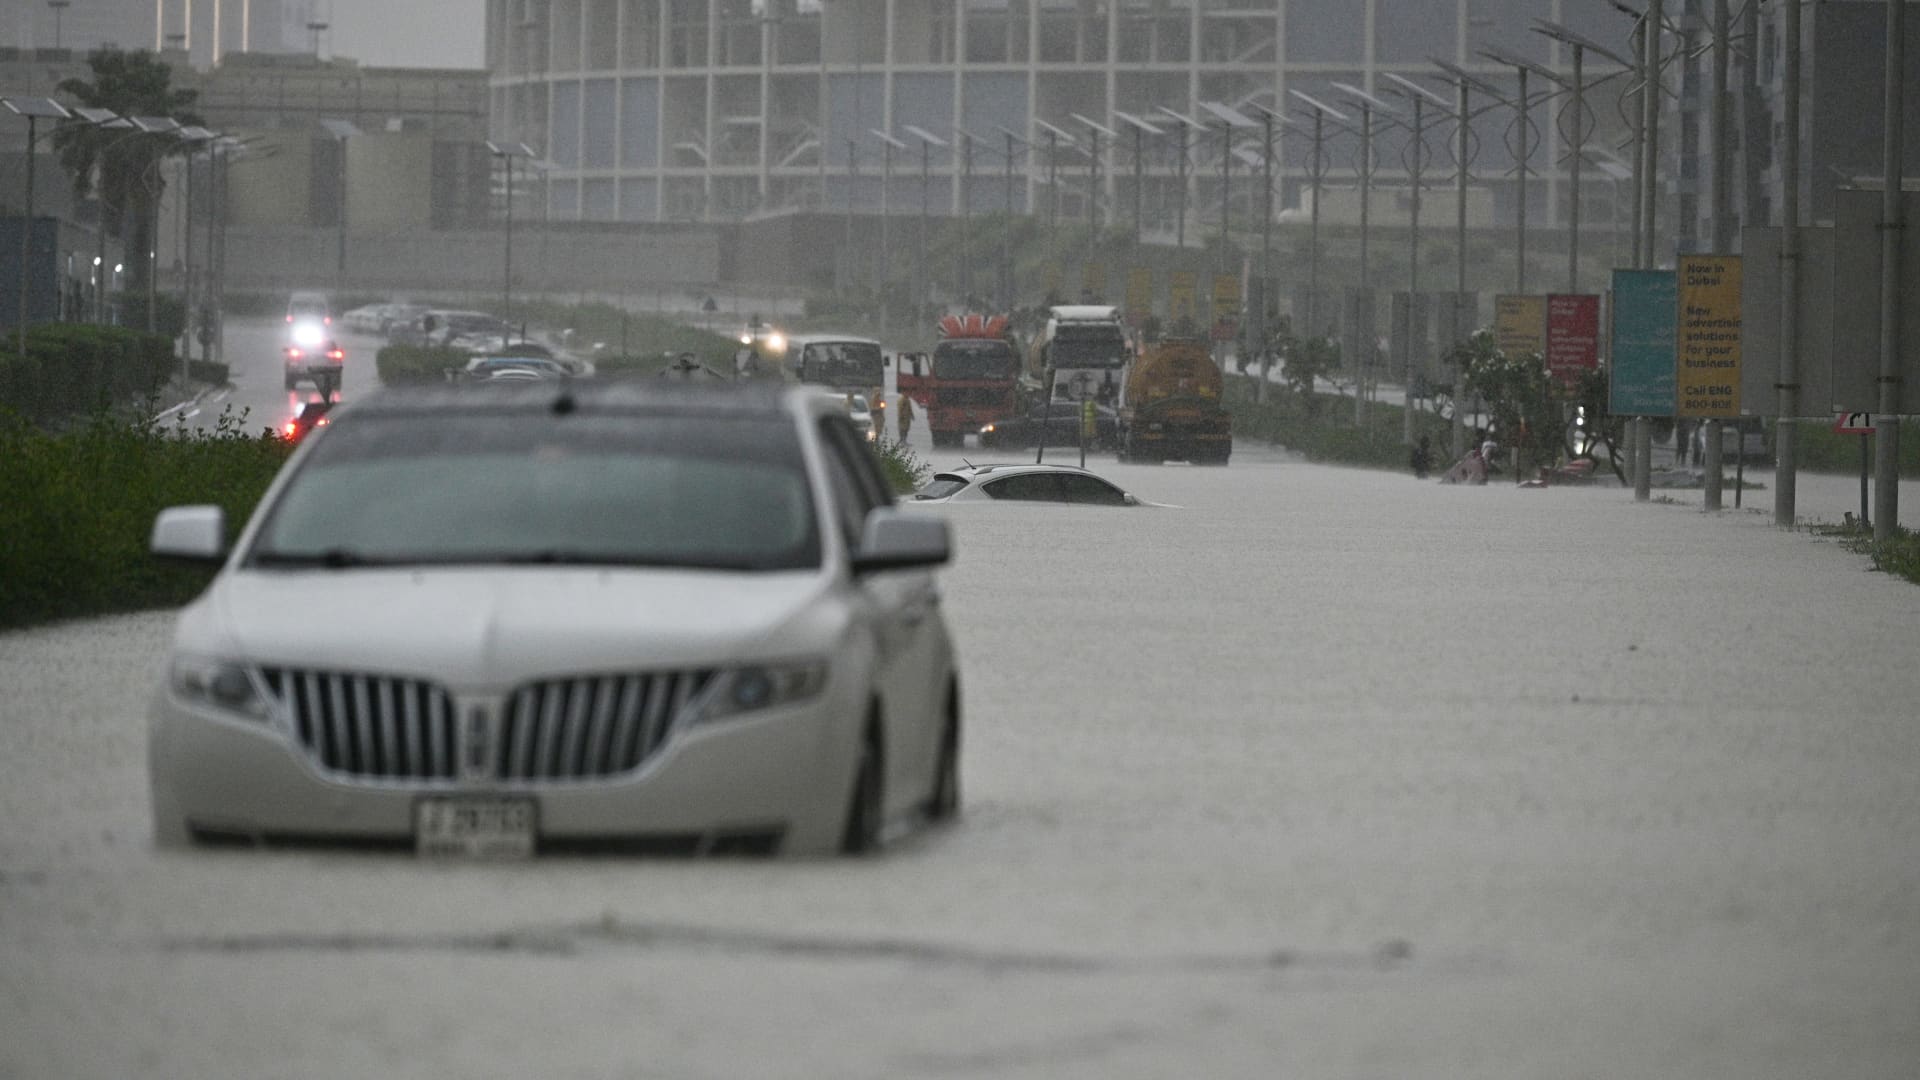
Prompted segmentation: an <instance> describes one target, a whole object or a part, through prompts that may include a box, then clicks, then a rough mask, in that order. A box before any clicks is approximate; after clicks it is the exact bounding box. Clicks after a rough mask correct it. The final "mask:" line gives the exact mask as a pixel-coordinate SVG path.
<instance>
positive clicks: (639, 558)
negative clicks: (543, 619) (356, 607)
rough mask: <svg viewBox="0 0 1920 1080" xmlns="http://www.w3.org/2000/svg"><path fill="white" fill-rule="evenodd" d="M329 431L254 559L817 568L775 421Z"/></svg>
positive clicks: (787, 438)
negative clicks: (330, 435) (330, 432)
mask: <svg viewBox="0 0 1920 1080" xmlns="http://www.w3.org/2000/svg"><path fill="white" fill-rule="evenodd" d="M332 432H333V435H332V437H330V438H329V439H327V440H326V441H325V443H324V444H322V445H319V446H316V447H315V452H314V454H313V456H312V457H310V458H308V459H307V460H306V462H305V463H304V465H303V466H302V467H301V468H300V470H299V472H298V473H296V474H295V476H294V477H293V480H292V482H291V483H290V484H289V485H288V486H287V488H286V489H285V491H284V492H282V494H281V496H280V498H279V500H278V501H277V502H276V504H275V505H274V506H273V508H272V510H271V512H270V515H269V517H268V518H267V521H266V525H265V527H264V529H263V530H262V531H261V534H260V538H259V540H258V542H257V543H256V544H255V545H254V547H253V549H252V551H251V552H250V555H249V561H250V563H251V565H254V566H302V565H324V566H342V565H355V564H362V563H364V564H370V565H389V564H408V563H496V562H506V563H519V562H527V563H540V562H553V563H592V564H615V565H638V566H685V567H696V568H711V569H720V570H791V569H800V568H805V567H812V566H817V565H819V562H820V541H819V538H818V532H817V529H816V527H815V521H814V519H815V515H814V510H813V502H812V498H811V496H810V494H809V489H808V485H807V477H806V473H805V471H804V467H803V465H802V455H801V452H800V446H799V440H798V437H797V436H796V434H795V432H794V430H793V428H792V426H791V425H790V424H789V423H788V422H787V421H785V420H784V419H779V418H773V417H757V418H742V419H734V418H714V417H700V418H694V417H687V416H671V415H658V416H655V415H649V416H646V417H644V418H637V417H635V416H633V415H629V414H619V415H604V414H587V415H581V414H574V415H569V416H565V417H555V416H552V415H550V414H545V413H541V414H506V415H502V414H498V413H489V414H475V413H464V412H452V413H444V414H405V415H370V416H362V417H358V418H354V419H352V420H351V421H350V422H347V423H342V424H338V425H334V426H333V428H332Z"/></svg>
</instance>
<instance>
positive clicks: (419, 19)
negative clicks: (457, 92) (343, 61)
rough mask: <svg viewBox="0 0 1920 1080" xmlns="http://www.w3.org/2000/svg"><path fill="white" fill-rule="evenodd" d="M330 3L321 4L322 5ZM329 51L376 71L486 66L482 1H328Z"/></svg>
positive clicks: (483, 0) (484, 14)
mask: <svg viewBox="0 0 1920 1080" xmlns="http://www.w3.org/2000/svg"><path fill="white" fill-rule="evenodd" d="M328 2H329V0H321V3H322V5H323V6H324V5H325V4H326V3H328ZM331 3H332V6H333V16H332V30H331V31H329V33H330V35H331V37H332V39H333V40H332V52H333V55H335V56H350V57H352V58H354V59H355V60H358V61H360V62H361V63H363V64H370V65H374V66H378V67H462V68H477V67H480V66H481V65H482V64H484V63H485V47H486V46H485V40H486V3H485V0H331Z"/></svg>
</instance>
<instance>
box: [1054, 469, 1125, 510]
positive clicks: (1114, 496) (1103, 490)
mask: <svg viewBox="0 0 1920 1080" xmlns="http://www.w3.org/2000/svg"><path fill="white" fill-rule="evenodd" d="M1060 485H1061V487H1063V488H1065V489H1066V492H1067V501H1068V502H1070V503H1091V504H1093V505H1095V506H1125V505H1127V496H1126V493H1125V492H1123V491H1121V490H1120V489H1119V488H1117V487H1114V486H1113V485H1112V484H1109V483H1107V482H1106V481H1105V480H1102V479H1100V478H1099V477H1097V476H1062V477H1060Z"/></svg>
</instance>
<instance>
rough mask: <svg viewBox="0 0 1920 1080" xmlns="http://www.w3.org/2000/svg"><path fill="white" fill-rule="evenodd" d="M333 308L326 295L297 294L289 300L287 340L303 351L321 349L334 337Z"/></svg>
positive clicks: (315, 293)
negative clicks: (332, 328)
mask: <svg viewBox="0 0 1920 1080" xmlns="http://www.w3.org/2000/svg"><path fill="white" fill-rule="evenodd" d="M332 326H333V308H332V307H331V306H330V305H329V304H328V303H327V296H326V294H325V293H317V292H297V293H294V294H293V295H292V296H291V297H289V298H288V299H287V340H288V342H289V343H291V344H293V345H296V346H298V347H300V348H302V349H313V348H317V347H319V346H320V345H321V344H322V343H324V342H325V341H326V340H327V339H328V338H329V337H332V336H333V335H332V332H331V327H332Z"/></svg>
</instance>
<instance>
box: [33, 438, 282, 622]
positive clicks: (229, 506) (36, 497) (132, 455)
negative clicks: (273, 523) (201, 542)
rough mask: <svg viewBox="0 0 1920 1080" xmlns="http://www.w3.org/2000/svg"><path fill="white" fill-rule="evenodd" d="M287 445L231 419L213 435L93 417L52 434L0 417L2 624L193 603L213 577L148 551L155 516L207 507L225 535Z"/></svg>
mask: <svg viewBox="0 0 1920 1080" xmlns="http://www.w3.org/2000/svg"><path fill="white" fill-rule="evenodd" d="M290 449H291V444H289V443H287V442H285V441H283V440H281V439H278V438H275V437H274V436H273V435H272V433H271V432H267V431H262V432H260V433H258V434H254V435H247V434H245V433H244V432H243V431H242V430H241V426H240V421H238V420H236V419H233V418H231V417H222V419H221V423H220V425H219V428H218V430H216V431H215V432H213V433H200V432H195V431H192V430H190V429H186V428H184V427H182V428H178V429H175V430H171V431H168V430H161V429H157V428H155V427H152V426H149V425H146V424H134V425H129V424H125V423H119V422H115V421H111V420H108V419H106V418H104V417H96V418H95V419H94V420H93V421H92V422H91V423H89V424H86V425H83V426H80V427H76V428H73V429H71V430H68V431H66V432H62V433H58V434H53V433H48V432H45V431H40V430H37V429H35V428H33V427H31V426H29V425H27V424H25V423H22V422H20V421H18V420H17V419H16V420H13V421H7V420H0V536H4V537H6V538H7V542H6V543H5V544H0V627H18V626H28V625H33V624H35V623H42V622H49V621H52V620H55V619H68V618H76V617H80V616H86V615H99V614H105V613H108V612H116V611H135V610H140V609H142V608H151V607H167V606H173V605H178V604H182V603H185V602H186V601H188V600H190V599H192V598H193V597H194V596H195V595H196V594H198V593H199V592H200V590H202V589H204V588H205V587H206V584H207V582H208V580H209V579H210V578H211V576H212V573H213V570H212V568H211V567H190V566H189V567H182V566H174V565H168V564H165V563H162V562H161V561H159V560H156V559H154V558H153V557H152V556H151V555H149V554H148V553H147V550H146V545H147V537H148V533H149V531H150V530H151V528H152V526H153V519H154V515H155V514H157V513H159V511H160V510H162V509H163V508H165V507H168V506H173V505H177V504H184V503H216V504H218V505H220V506H221V507H223V508H224V509H225V510H226V513H227V523H228V527H229V529H230V536H229V539H231V537H232V535H237V533H238V531H239V528H240V526H241V525H242V524H243V523H244V522H245V521H246V519H247V516H248V515H249V514H251V513H252V512H253V508H254V505H255V504H256V503H258V502H259V500H260V497H261V495H262V494H264V493H265V492H266V488H267V484H268V483H269V482H271V481H272V479H273V476H274V473H275V472H277V471H278V470H279V468H280V465H281V463H282V462H283V461H285V460H286V456H287V454H288V452H289V451H290Z"/></svg>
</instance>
